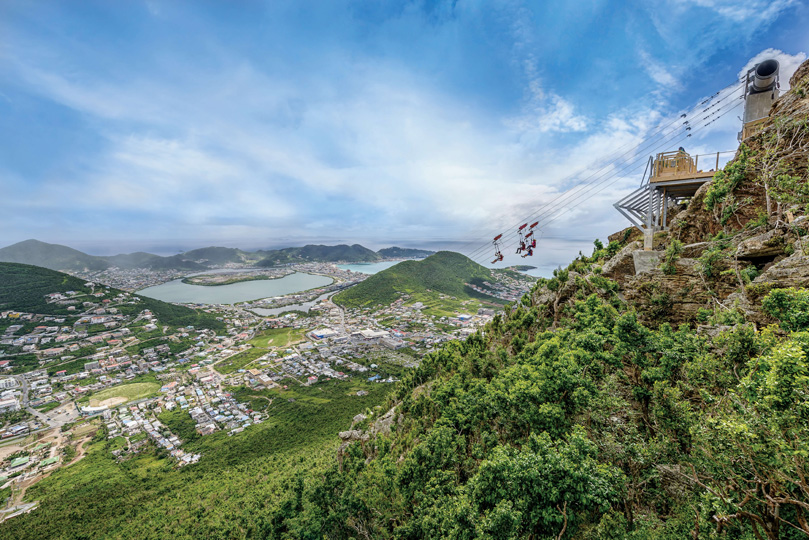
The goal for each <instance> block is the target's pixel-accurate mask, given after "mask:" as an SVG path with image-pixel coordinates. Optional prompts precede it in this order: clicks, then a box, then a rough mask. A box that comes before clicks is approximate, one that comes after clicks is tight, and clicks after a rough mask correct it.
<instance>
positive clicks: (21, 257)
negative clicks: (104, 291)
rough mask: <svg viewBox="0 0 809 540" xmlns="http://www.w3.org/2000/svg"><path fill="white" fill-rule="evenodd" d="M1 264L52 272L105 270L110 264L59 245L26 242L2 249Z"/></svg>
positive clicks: (99, 258) (33, 241) (36, 241)
mask: <svg viewBox="0 0 809 540" xmlns="http://www.w3.org/2000/svg"><path fill="white" fill-rule="evenodd" d="M0 262H13V263H22V264H33V265H35V266H42V267H45V268H50V269H51V270H77V271H81V270H85V269H87V270H104V269H105V268H108V267H109V266H110V264H109V263H108V262H107V261H105V260H104V259H103V258H102V257H95V256H93V255H87V254H86V253H82V252H81V251H78V250H76V249H73V248H69V247H67V246H62V245H59V244H48V243H46V242H40V241H39V240H25V241H23V242H18V243H16V244H14V245H11V246H7V247H4V248H2V249H0Z"/></svg>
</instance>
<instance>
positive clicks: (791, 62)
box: [739, 48, 806, 93]
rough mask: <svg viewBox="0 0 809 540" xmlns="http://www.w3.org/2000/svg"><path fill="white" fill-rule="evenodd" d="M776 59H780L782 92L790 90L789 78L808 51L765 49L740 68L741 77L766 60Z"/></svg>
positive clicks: (804, 58) (779, 69)
mask: <svg viewBox="0 0 809 540" xmlns="http://www.w3.org/2000/svg"><path fill="white" fill-rule="evenodd" d="M770 59H775V60H778V64H779V68H778V72H779V77H778V79H779V86H780V88H781V93H784V92H786V91H787V90H789V79H790V77H792V75H793V74H794V73H795V71H796V70H797V69H798V67H799V66H800V65H801V64H802V63H803V62H804V61H805V60H806V53H803V52H799V53H797V54H789V53H785V52H784V51H782V50H780V49H772V48H770V49H764V50H763V51H761V52H760V53H758V54H757V55H755V56H754V57H753V58H751V59H750V60H749V61H748V62H747V64H745V65H744V67H743V68H742V69H740V70H739V78H740V79H743V78H744V76H745V75H746V74H747V72H748V71H749V70H750V69H752V68H753V67H755V66H756V64H759V63H761V62H763V61H764V60H770Z"/></svg>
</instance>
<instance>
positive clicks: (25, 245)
mask: <svg viewBox="0 0 809 540" xmlns="http://www.w3.org/2000/svg"><path fill="white" fill-rule="evenodd" d="M222 249H225V248H222ZM0 262H13V263H20V264H31V265H34V266H41V267H43V268H49V269H51V270H66V271H71V272H81V271H84V270H90V271H97V270H105V269H107V268H110V267H112V266H116V267H118V268H126V269H129V268H149V269H152V270H189V271H193V270H205V269H206V268H207V266H206V265H204V264H199V263H196V262H194V261H193V260H189V257H187V256H186V255H185V254H181V255H173V256H170V257H161V256H159V255H153V254H151V253H144V252H142V251H139V252H136V253H126V254H120V255H111V256H106V257H101V256H96V255H88V254H86V253H83V252H81V251H79V250H76V249H73V248H69V247H67V246H62V245H59V244H48V243H46V242H40V241H39V240H25V241H24V242H18V243H16V244H14V245H11V246H8V247H4V248H2V249H0Z"/></svg>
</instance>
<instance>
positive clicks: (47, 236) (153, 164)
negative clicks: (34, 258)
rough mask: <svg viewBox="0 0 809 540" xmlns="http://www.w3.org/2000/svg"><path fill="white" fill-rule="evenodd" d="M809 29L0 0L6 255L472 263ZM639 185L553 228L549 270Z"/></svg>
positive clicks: (426, 10) (742, 21) (355, 7)
mask: <svg viewBox="0 0 809 540" xmlns="http://www.w3.org/2000/svg"><path fill="white" fill-rule="evenodd" d="M807 28H809V9H808V8H807V5H806V4H805V3H802V2H797V1H794V0H793V1H790V0H775V1H764V0H749V1H742V2H729V1H724V0H669V1H665V0H664V1H660V2H617V1H582V2H521V1H516V0H515V1H495V2H465V1H461V0H458V1H447V2H442V1H426V0H425V1H416V2H382V1H352V0H349V1H343V0H329V1H321V2H307V1H305V0H295V1H290V2H284V1H269V2H249V1H242V2H215V1H193V2H192V1H187V2H182V1H166V2H161V1H157V0H149V1H121V2H108V1H98V2H92V1H84V2H49V1H43V2H29V1H27V0H20V1H16V0H3V1H2V2H0V192H2V193H3V197H2V198H0V213H2V215H3V218H4V219H3V227H2V228H0V245H7V244H11V243H13V242H16V241H20V240H24V239H26V238H38V239H40V240H44V241H49V242H57V243H64V244H67V245H71V246H73V247H77V248H79V249H85V250H87V251H90V252H96V253H102V252H104V253H109V252H117V251H129V250H130V249H151V250H153V251H163V252H166V251H171V250H173V249H189V248H193V247H199V246H204V245H231V246H238V247H244V248H257V247H269V246H282V245H301V244H303V243H307V242H317V243H342V242H349V243H353V242H360V243H363V244H365V245H368V246H370V247H383V246H386V245H391V244H399V245H412V246H420V245H423V246H449V247H452V246H456V247H463V248H465V249H467V250H469V249H471V248H474V247H477V245H478V244H480V243H483V242H485V241H486V240H487V239H488V238H490V237H491V236H492V235H493V233H496V232H498V231H500V230H503V229H504V228H506V227H509V226H510V225H512V224H513V223H514V222H515V221H519V220H520V219H521V217H522V216H527V215H530V214H532V213H533V212H534V211H535V210H536V209H537V208H540V207H542V205H543V204H544V203H547V202H548V201H551V200H552V199H553V198H554V197H556V196H558V195H559V193H561V192H563V191H564V190H565V189H569V188H570V187H572V186H575V185H576V184H577V182H578V180H577V178H575V177H574V178H572V179H571V178H568V177H569V176H570V175H571V174H572V173H575V172H576V171H579V170H583V169H586V168H587V166H588V165H589V164H590V163H592V162H604V161H605V160H608V159H609V158H610V157H611V156H614V155H615V153H616V151H617V149H619V148H624V149H625V148H631V147H633V146H635V145H636V144H638V143H641V142H642V141H643V140H645V138H646V137H647V136H648V134H649V130H652V129H654V128H655V127H656V126H658V125H660V124H661V122H667V121H670V120H671V119H673V118H677V116H678V115H679V113H681V112H682V111H683V110H687V109H689V108H690V107H691V106H693V105H694V104H695V103H697V102H699V101H700V100H701V99H703V98H705V97H706V96H709V95H711V94H713V93H714V92H716V91H718V90H720V89H722V88H724V87H725V86H726V85H728V84H731V83H732V82H733V81H734V80H736V78H737V77H738V76H739V73H740V72H742V71H743V69H744V68H745V66H747V65H750V63H751V61H755V59H756V58H759V59H760V58H761V57H762V55H764V56H771V55H775V56H776V57H777V58H779V59H780V60H781V62H782V66H783V70H784V71H785V72H786V74H787V75H788V74H790V73H791V71H790V70H794V68H795V67H796V66H797V65H798V64H799V63H800V62H801V61H802V60H804V59H805V58H806V54H805V53H806V51H809V31H807V30H806V29H807ZM769 49H772V50H769ZM765 51H766V52H765ZM785 83H786V78H782V85H783V84H785ZM738 129H739V125H738V120H736V119H735V115H734V114H728V115H727V116H725V117H723V119H722V121H720V122H716V123H715V124H713V125H712V126H710V128H706V129H703V130H701V131H700V133H699V134H695V136H694V138H693V139H691V140H689V141H688V142H689V144H690V145H691V147H693V148H696V149H697V150H698V151H706V152H707V151H716V150H731V149H734V148H735V146H736V138H735V137H736V132H737V131H738ZM625 145H628V146H625ZM639 181H640V177H639V175H638V174H637V173H634V174H629V172H627V173H626V174H623V175H618V176H616V181H615V182H614V183H612V184H611V185H610V186H609V187H608V188H606V189H604V190H603V191H602V192H600V193H598V194H597V195H596V196H594V197H592V198H591V199H589V200H588V201H587V202H586V203H585V204H582V205H580V206H578V207H576V208H571V209H569V210H568V211H566V212H564V213H563V214H562V215H560V216H559V217H558V218H557V219H555V220H554V221H553V223H552V224H550V226H549V227H547V230H546V231H545V236H544V237H543V238H544V241H543V245H544V246H545V248H544V253H543V255H544V257H543V264H548V265H551V264H552V265H553V266H555V265H556V264H561V263H564V262H566V261H567V260H568V259H569V258H570V256H571V254H572V255H575V253H576V252H577V251H578V250H579V249H589V247H588V246H590V245H591V241H592V239H593V238H596V237H601V238H605V237H606V235H607V234H609V233H611V232H614V231H616V230H618V229H620V228H622V227H623V226H625V222H624V221H623V218H621V216H620V215H619V214H618V213H617V212H615V210H614V209H613V208H612V202H614V201H615V200H617V199H619V198H620V197H621V196H623V195H624V194H626V193H628V192H629V191H631V190H632V189H633V187H634V186H636V185H637V184H638V183H639ZM467 242H468V243H469V244H467Z"/></svg>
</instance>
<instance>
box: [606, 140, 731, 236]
mask: <svg viewBox="0 0 809 540" xmlns="http://www.w3.org/2000/svg"><path fill="white" fill-rule="evenodd" d="M720 154H733V152H717V153H716V154H708V155H705V156H695V157H694V158H692V157H691V156H690V155H689V154H688V153H686V152H685V151H684V150H683V149H680V150H678V151H676V152H663V153H660V154H658V155H657V157H656V158H655V159H652V158H651V157H650V158H649V165H650V166H651V167H649V166H647V168H646V171H647V172H649V171H651V172H650V173H649V177H648V179H647V177H646V173H644V177H643V180H642V181H641V187H640V188H638V189H636V190H635V191H633V192H632V193H630V194H629V195H627V196H626V197H624V198H623V199H621V200H620V201H618V202H617V203H615V204H614V205H613V206H615V209H616V210H618V211H619V212H620V213H621V214H622V215H623V216H624V217H625V218H627V219H628V220H629V221H630V223H632V225H634V226H635V227H637V228H638V229H639V230H640V231H641V232H643V234H644V249H651V248H652V239H653V237H654V233H655V232H657V231H661V230H666V229H667V228H668V211H669V208H672V207H675V206H677V205H679V204H681V203H683V202H685V201H686V200H688V199H690V198H691V197H693V196H694V194H695V193H696V192H697V190H698V189H699V188H700V186H702V185H703V184H705V183H706V182H708V181H710V180H711V179H712V178H713V176H714V174H716V171H717V170H721V169H720V167H719V163H720V161H719V160H720ZM708 156H710V157H711V158H714V157H715V161H714V160H713V159H712V160H711V161H714V162H713V163H712V164H713V165H714V167H715V168H714V169H711V170H709V171H701V170H699V169H698V168H697V166H698V163H699V158H700V157H708ZM704 161H705V160H704V159H703V162H704Z"/></svg>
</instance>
